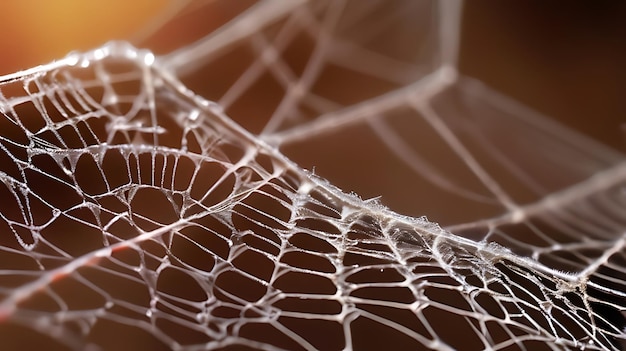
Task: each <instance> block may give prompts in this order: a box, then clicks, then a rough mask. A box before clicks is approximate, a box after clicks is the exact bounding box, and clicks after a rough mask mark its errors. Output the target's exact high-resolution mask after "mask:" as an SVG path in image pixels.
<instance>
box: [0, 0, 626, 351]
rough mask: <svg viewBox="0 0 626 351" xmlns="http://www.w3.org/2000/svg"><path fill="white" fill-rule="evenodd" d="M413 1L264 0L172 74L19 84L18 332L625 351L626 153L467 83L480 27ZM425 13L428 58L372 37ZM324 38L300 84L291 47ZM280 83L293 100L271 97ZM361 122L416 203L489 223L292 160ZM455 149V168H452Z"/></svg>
mask: <svg viewBox="0 0 626 351" xmlns="http://www.w3.org/2000/svg"><path fill="white" fill-rule="evenodd" d="M411 3H414V4H415V5H412V6H415V8H411V11H407V8H406V7H403V8H402V10H404V11H399V10H394V9H389V8H387V7H385V6H383V4H384V2H368V6H360V5H358V4H359V2H345V3H344V2H339V1H331V2H313V3H311V4H305V3H301V2H293V4H292V5H290V6H292V8H289V9H288V11H283V12H282V13H281V12H280V11H276V10H277V8H276V5H275V4H276V3H275V2H271V1H269V2H260V3H259V4H258V5H257V6H256V7H253V8H251V9H250V10H248V12H246V13H244V15H242V16H243V17H239V18H238V19H236V20H234V21H233V22H231V23H234V24H235V25H232V26H230V27H228V26H225V27H224V28H225V29H224V31H225V32H226V33H228V34H229V36H228V37H229V38H237V36H236V35H233V33H240V31H242V30H244V34H246V35H245V36H244V37H242V38H241V39H237V40H233V41H232V42H229V43H227V44H220V40H222V39H220V38H221V37H220V36H219V35H214V36H212V37H208V38H206V39H203V40H201V41H200V42H199V43H200V44H199V45H198V46H196V47H192V46H190V47H185V48H183V49H181V51H179V52H175V53H173V54H171V55H169V56H165V57H162V58H160V57H157V58H155V57H154V56H153V55H152V54H151V53H150V52H148V51H142V50H137V49H135V48H133V47H131V46H130V45H127V44H123V43H112V44H109V45H107V46H105V47H103V48H101V49H98V50H95V51H92V52H89V53H85V54H73V55H70V56H68V57H67V58H66V59H64V60H61V61H57V62H55V63H53V64H50V65H47V66H42V67H39V68H34V69H32V70H29V71H25V72H22V73H17V74H14V75H10V76H5V77H4V79H3V81H2V82H1V83H0V84H1V86H0V91H1V95H0V111H1V112H2V114H3V116H2V118H0V131H1V134H0V180H2V183H1V184H2V185H0V192H1V195H0V199H2V201H1V202H0V244H1V245H0V297H1V301H0V321H1V324H0V332H1V333H2V335H3V338H6V339H7V340H9V343H10V342H12V340H18V341H19V340H20V338H27V339H29V340H28V341H29V342H30V345H38V346H42V345H46V346H47V347H49V346H50V345H52V344H54V345H55V346H58V347H59V348H60V349H63V348H70V349H94V350H98V349H113V348H116V349H119V348H126V349H137V348H146V349H176V350H204V349H239V348H248V349H264V350H302V349H304V350H316V349H328V350H330V349H381V348H393V349H411V350H414V349H438V350H451V349H465V350H470V349H472V350H473V349H488V350H527V349H533V350H535V349H552V350H561V349H588V350H617V349H620V347H621V344H620V342H621V340H623V339H624V331H623V327H624V317H623V315H622V312H623V311H624V309H625V308H626V300H625V298H626V286H625V282H626V269H625V268H624V267H626V250H625V248H624V245H625V244H626V217H625V216H624V213H626V212H624V211H625V210H626V208H625V207H626V197H625V196H624V194H625V193H624V191H623V190H624V186H625V184H624V183H625V182H626V164H624V163H623V156H622V155H621V154H618V153H616V152H613V151H611V150H608V149H606V148H604V147H602V146H600V145H598V144H596V143H594V142H593V141H590V140H588V139H586V138H585V137H583V136H581V135H578V134H576V133H574V132H571V131H569V130H567V129H565V128H563V127H560V126H557V125H555V124H554V123H551V122H548V121H546V120H545V119H543V118H542V117H541V116H537V115H536V114H535V113H534V112H532V111H530V110H528V109H526V108H524V107H523V106H520V105H518V104H516V103H515V102H513V101H511V100H510V99H508V98H506V97H504V96H502V95H500V94H498V93H497V92H495V91H492V90H489V88H487V87H485V86H482V85H481V84H480V83H478V82H476V81H473V80H471V79H469V78H463V77H459V76H457V75H456V74H457V73H456V71H455V70H454V65H455V61H454V57H455V53H454V47H455V45H457V43H455V42H454V40H449V39H450V38H449V36H448V35H450V34H453V35H456V36H458V33H457V34H454V29H455V28H456V27H455V25H458V23H457V24H455V23H456V22H455V21H456V20H457V19H455V18H454V17H453V18H452V20H451V22H446V21H445V20H444V19H443V17H438V16H436V15H435V16H433V13H435V14H436V12H433V11H436V10H437V9H438V7H437V6H441V7H442V8H443V10H446V11H447V12H446V13H450V11H452V12H454V11H457V12H458V11H460V6H459V4H458V3H455V2H449V3H448V2H442V3H441V4H440V5H437V4H435V3H430V2H411ZM268 9H270V10H275V11H273V12H272V11H268ZM268 13H270V14H272V15H271V16H269V17H267V16H268V15H267V14H268ZM374 13H375V14H376V15H377V16H378V18H380V19H381V20H380V21H379V22H372V20H371V18H370V16H372V14H374ZM406 13H409V14H411V13H420V14H424V21H421V22H418V25H416V27H415V28H412V29H410V30H407V29H406V28H405V30H406V32H407V33H409V34H410V35H407V40H409V39H411V38H414V35H413V34H414V33H422V34H423V33H426V34H423V36H424V40H423V41H420V43H426V44H425V46H424V48H423V51H420V50H417V51H416V50H412V51H411V52H413V53H414V52H420V55H417V56H414V57H403V55H404V53H402V52H396V53H390V52H389V50H384V52H385V53H386V54H387V55H388V56H384V55H382V54H380V53H377V52H376V51H377V50H378V51H383V48H382V47H378V46H377V45H383V44H381V42H380V40H374V39H372V37H371V36H368V35H370V34H368V33H367V32H365V34H364V32H363V28H364V27H363V26H364V23H368V24H369V25H370V26H373V27H376V30H375V31H373V32H372V33H374V34H375V33H386V34H385V35H389V33H394V28H395V30H397V31H398V33H403V32H401V31H399V29H398V28H397V27H396V23H401V24H405V22H403V21H399V20H398V16H400V17H401V18H402V16H404V15H406ZM246 14H253V15H254V16H253V17H249V16H248V15H246ZM246 16H248V17H246ZM264 16H266V17H267V18H269V19H268V20H267V21H262V19H263V18H266V17H264ZM250 18H254V19H256V22H255V21H252V22H251V23H252V24H255V25H257V26H258V27H259V28H256V29H255V30H250V28H254V26H250V22H249V21H250ZM433 18H434V19H433ZM246 21H248V22H246ZM237 23H247V25H245V26H243V25H242V26H241V28H244V29H239V27H237ZM233 28H234V29H233ZM246 28H247V29H246ZM437 28H438V29H437ZM257 29H260V30H257ZM427 29H430V30H431V31H435V32H437V33H438V36H439V37H438V36H437V35H432V34H428V33H429V32H427V31H426V30H427ZM457 29H458V28H457ZM245 30H248V31H249V32H245ZM385 30H388V32H385ZM229 31H230V32H229ZM302 33H305V34H306V35H305V36H304V37H303V36H301V35H303V34H302ZM411 33H413V34H411ZM446 33H448V34H446ZM372 35H373V34H372ZM386 37H388V36H386ZM216 38H217V39H216ZM368 38H369V39H370V40H366V39H368ZM396 38H398V37H397V36H396ZM437 38H439V39H440V40H441V42H438V41H437V40H438V39H437ZM453 38H454V36H453ZM443 39H446V40H445V43H444V41H443ZM398 40H404V39H402V38H399V39H398ZM310 41H313V42H314V43H315V45H313V47H314V49H313V51H312V52H311V53H310V55H307V57H309V61H307V62H306V65H305V66H304V68H302V69H301V70H298V69H297V68H296V65H297V62H299V60H300V59H299V58H297V57H296V58H291V60H290V58H289V55H288V54H287V52H289V51H288V50H287V49H286V48H288V47H289V46H290V45H296V46H298V47H299V48H300V49H302V46H306V45H307V44H306V43H307V42H310ZM215 43H218V44H219V45H222V46H219V45H218V44H215ZM294 43H295V44H294ZM216 45H217V46H216ZM420 45H422V44H420ZM226 46H227V47H228V50H225V49H223V47H226ZM206 47H211V48H212V51H210V52H208V53H207V52H203V51H202V50H205V49H202V48H206ZM198 48H201V50H199V49H198ZM242 48H244V49H245V50H249V52H250V53H251V55H250V57H253V58H254V59H253V61H252V62H244V64H242V67H244V69H243V70H242V71H241V72H238V74H237V75H233V76H235V77H236V78H234V81H232V82H230V81H228V79H227V77H225V78H224V79H220V80H219V82H222V83H219V82H216V84H215V85H211V89H212V90H211V91H202V96H201V95H197V93H196V92H197V91H199V90H202V88H201V87H198V89H196V87H193V88H194V89H193V91H192V90H189V89H188V88H187V87H186V86H187V85H185V84H183V83H182V82H181V81H180V80H179V78H177V75H180V76H181V79H183V81H184V82H185V83H189V84H188V85H189V86H193V85H194V84H196V85H197V84H199V83H198V82H195V81H193V80H189V81H188V82H187V81H186V79H188V78H185V75H186V74H187V73H186V71H190V70H191V71H193V72H202V71H203V70H206V71H209V72H218V73H216V74H219V72H220V71H219V69H218V68H217V67H219V58H220V57H227V58H228V57H229V56H228V55H229V53H233V52H234V53H237V55H240V54H241V51H238V50H243V49H242ZM283 50H285V51H283ZM197 55H201V56H202V60H200V59H199V58H198V57H197ZM354 57H360V58H362V60H361V61H359V64H362V65H363V67H362V68H359V66H358V64H355V63H354V62H355V61H354V60H353V59H354ZM403 60H405V61H407V62H408V61H411V62H413V63H411V64H409V63H406V64H402V61H403ZM390 63H393V64H390ZM288 64H291V65H292V66H291V67H287V66H288ZM329 67H330V68H329ZM389 67H393V68H389ZM385 68H388V69H391V71H389V70H385ZM328 69H330V70H332V72H333V73H332V75H338V76H340V77H343V78H345V77H346V76H347V75H349V74H356V75H357V76H358V75H360V74H362V73H358V74H357V73H354V72H355V71H357V72H359V71H362V72H366V73H367V76H369V78H371V79H373V78H372V77H375V78H376V82H374V83H372V82H371V81H363V80H359V79H360V78H358V77H357V78H354V79H352V80H349V79H346V80H345V81H347V82H349V83H346V84H352V87H353V86H354V85H363V86H365V87H370V86H371V90H369V92H368V89H364V90H363V91H365V92H364V93H362V94H364V95H362V96H342V95H341V94H340V93H338V92H337V91H336V90H333V89H332V85H333V84H330V83H328V84H327V85H324V84H323V83H320V82H323V77H325V73H324V72H328V71H327V70H328ZM376 69H379V70H378V71H377V70H376ZM393 70H396V71H393ZM268 72H269V73H268ZM264 74H265V75H267V76H265V77H264V78H263V77H262V76H263V75H264ZM361 78H362V77H361ZM267 79H275V80H276V81H278V82H279V86H280V88H277V89H274V90H272V89H267V88H261V87H255V84H256V83H257V82H259V81H262V80H267ZM381 80H385V82H384V83H381V82H380V81H381ZM220 84H223V89H220ZM343 88H350V86H346V87H343ZM205 89H206V88H205ZM340 90H341V89H340ZM259 94H260V96H261V98H259ZM368 94H369V95H368ZM203 96H204V97H203ZM207 97H208V98H210V99H211V100H207V99H206V98H207ZM250 99H251V100H250ZM255 99H256V100H255ZM272 99H273V100H272ZM212 101H216V102H212ZM252 102H256V103H255V104H252ZM251 104H252V105H251ZM250 105H251V106H253V108H252V110H246V109H245V106H250ZM364 106H366V107H367V108H365V107H364ZM256 107H258V110H255V109H256ZM251 111H253V112H255V113H256V112H258V116H259V117H258V118H259V119H261V120H262V121H263V122H262V123H261V124H262V125H261V128H257V127H258V126H259V124H258V123H259V122H258V119H246V118H245V116H246V115H247V114H250V113H253V112H251ZM265 111H273V112H271V113H268V114H267V115H266V118H265V119H263V118H262V116H263V113H264V112H265ZM255 123H257V124H256V126H257V127H255ZM242 126H243V127H242ZM503 127H507V128H511V129H514V130H516V131H518V133H514V134H507V135H505V136H504V137H503V134H502V133H501V130H502V128H503ZM361 129H367V130H370V131H372V133H373V135H374V136H373V137H372V139H368V141H367V143H374V142H376V141H378V142H380V143H381V145H383V147H382V149H387V150H389V152H390V154H391V155H392V156H393V157H394V158H395V159H396V160H398V162H399V163H400V164H402V165H404V167H405V168H408V169H409V170H410V171H409V173H411V174H413V175H414V176H415V178H414V181H415V183H414V184H413V187H415V188H417V189H418V191H420V192H423V196H421V197H412V202H420V203H424V204H425V205H424V206H431V205H432V206H436V204H435V203H434V202H433V201H432V199H433V198H443V199H449V201H450V202H445V203H444V205H443V206H444V207H451V206H459V207H462V208H464V209H467V212H464V213H462V214H459V215H451V216H450V219H449V220H448V221H447V222H446V223H445V227H444V228H442V227H440V226H439V225H437V224H435V223H434V222H430V221H429V220H427V219H426V218H425V217H409V216H403V215H401V214H398V213H396V212H394V211H392V210H390V209H388V208H386V207H385V206H383V205H382V204H381V203H380V202H379V201H378V200H377V199H371V200H363V199H361V198H360V197H358V196H357V195H351V194H346V193H343V192H342V191H341V190H340V189H339V188H337V187H335V186H333V185H331V184H330V183H329V182H328V181H326V180H324V179H322V178H320V177H318V176H316V175H315V174H312V173H310V172H308V171H305V170H304V169H302V168H301V167H300V166H298V165H296V164H295V163H293V162H292V161H290V160H289V159H288V158H287V157H285V156H284V154H287V155H290V156H292V157H291V158H293V159H295V160H298V158H299V157H301V156H302V154H303V153H304V151H302V150H305V151H306V150H308V149H307V148H310V147H311V146H307V144H306V143H309V142H312V145H314V147H315V148H320V149H321V150H324V145H323V143H325V142H328V143H331V144H332V141H329V140H331V139H332V140H335V141H336V142H338V143H339V145H344V144H341V143H342V142H346V140H347V142H350V141H349V139H347V138H345V137H344V136H342V135H341V134H333V133H342V132H346V133H347V134H346V135H349V134H350V133H356V132H358V131H359V130H361ZM415 130H419V131H421V133H419V134H416V133H413V131H415ZM424 131H427V132H424ZM402 133H407V134H405V135H403V134H402ZM412 133H413V134H412ZM320 135H321V136H328V135H330V137H329V138H327V139H324V138H322V139H320V140H321V141H316V138H318V136H320ZM410 135H420V136H421V138H420V140H421V141H423V142H424V146H425V148H424V149H420V150H417V146H416V145H417V144H412V143H411V140H412V138H411V137H410ZM528 139H530V140H534V141H535V142H534V143H532V144H531V145H526V146H525V147H524V148H519V147H516V146H517V145H522V144H523V143H524V140H528ZM352 142H353V141H352ZM511 145H513V146H511ZM524 145H525V144H524ZM366 146H367V145H362V147H366ZM331 147H333V148H334V147H336V145H335V144H332V145H331ZM338 149H339V150H348V149H349V148H348V147H346V148H341V147H340V148H338ZM433 150H437V152H447V153H449V154H450V157H449V158H445V161H443V163H437V162H438V161H437V160H436V159H435V157H434V156H433V155H434V153H435V152H434V151H433ZM546 150H547V151H546ZM361 151H362V152H364V151H363V150H361ZM341 152H342V151H339V152H338V153H341ZM429 152H432V153H433V155H429ZM324 153H325V151H320V153H319V154H320V155H323V154H324ZM351 156H354V154H348V157H351ZM388 157H389V156H388V155H385V154H383V155H377V154H376V153H374V152H372V153H371V154H369V156H368V158H367V160H366V161H361V162H360V163H359V164H360V165H361V164H363V163H367V164H371V165H373V166H378V165H380V164H381V163H380V162H382V161H381V160H386V159H388ZM303 163H305V162H303ZM444 164H450V165H452V166H451V168H448V169H446V168H445V167H444ZM322 165H323V162H322ZM531 166H535V167H531ZM531 168H532V169H535V170H537V169H538V170H539V171H535V172H530V171H528V170H529V169H531ZM325 169H328V168H324V167H323V166H321V167H320V173H323V172H324V171H325ZM442 170H444V171H442ZM557 170H558V171H559V174H561V173H563V174H564V176H563V177H560V178H559V181H558V182H557V181H555V180H554V177H553V176H552V174H553V172H555V171H557ZM359 171H362V172H365V171H367V168H364V169H359ZM328 174H329V178H332V172H331V171H328ZM355 174H356V175H355ZM355 174H353V175H352V176H353V177H358V172H356V171H355ZM392 174H394V173H392ZM338 183H341V178H338ZM425 184H427V185H428V186H426V185H425ZM405 191H407V192H410V191H411V190H410V189H407V190H405ZM384 200H385V197H384V196H383V201H384ZM450 204H454V205H450ZM417 206H418V207H417V209H418V210H420V207H419V206H420V205H419V204H418V205H417ZM409 212H410V211H409ZM436 213H437V212H436V211H435V214H436ZM52 341H53V342H52ZM11 345H12V344H9V346H11ZM14 347H17V346H15V345H14Z"/></svg>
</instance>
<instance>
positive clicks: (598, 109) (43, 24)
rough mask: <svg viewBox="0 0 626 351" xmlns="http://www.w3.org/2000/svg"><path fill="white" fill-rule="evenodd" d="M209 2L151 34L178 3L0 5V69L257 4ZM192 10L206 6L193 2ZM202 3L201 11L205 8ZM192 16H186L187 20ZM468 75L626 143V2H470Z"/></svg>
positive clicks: (156, 41)
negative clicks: (0, 37) (147, 29)
mask: <svg viewBox="0 0 626 351" xmlns="http://www.w3.org/2000/svg"><path fill="white" fill-rule="evenodd" d="M217 3H218V5H215V6H214V5H211V7H212V8H211V11H203V12H202V13H201V16H198V15H197V13H198V11H193V12H196V15H195V16H194V17H195V20H193V21H190V20H188V18H187V19H186V18H178V21H177V22H176V25H175V26H168V29H167V31H165V32H161V33H159V32H157V35H156V36H153V37H152V38H150V40H144V39H145V38H141V33H140V31H141V30H142V29H146V28H149V27H150V26H152V25H155V24H156V26H158V24H157V23H158V19H159V16H162V15H164V13H167V12H168V11H172V10H173V9H174V8H176V2H168V1H167V0H137V1H120V0H114V1H113V0H111V1H90V2H83V1H75V0H61V1H54V2H49V1H35V0H26V1H19V2H17V1H15V2H8V3H3V4H2V8H1V9H0V32H1V33H3V35H2V40H1V43H2V48H3V50H2V55H1V56H0V74H6V73H10V72H14V71H17V70H20V69H25V68H29V67H32V66H34V65H37V64H42V63H47V62H49V61H51V60H53V59H55V58H60V57H63V56H64V55H65V54H66V53H67V52H69V51H72V50H88V49H90V48H94V47H97V46H99V45H101V44H102V43H104V42H106V41H108V40H111V39H131V40H133V41H135V44H136V45H139V46H145V45H148V46H149V47H150V48H151V49H153V50H155V52H157V53H164V52H167V51H168V50H170V49H172V48H175V47H177V46H182V45H184V44H185V43H188V42H190V41H192V40H194V39H196V38H198V37H200V36H201V35H202V34H203V33H206V32H208V31H210V30H211V29H212V28H215V27H216V26H218V25H219V24H220V23H222V22H223V21H224V19H225V18H228V17H231V16H232V15H233V13H235V12H236V11H239V10H240V9H241V8H245V7H247V6H249V5H250V4H251V3H253V2H252V1H243V0H242V1H236V2H227V4H226V5H224V4H222V5H220V4H219V3H220V2H217ZM191 6H199V5H198V3H193V2H192V5H191ZM200 8H201V7H200ZM187 17H188V16H187ZM461 53H462V56H461V67H460V68H461V71H462V72H464V73H465V74H468V75H471V76H474V77H477V78H479V79H481V80H483V81H484V82H486V83H487V84H489V85H491V86H493V87H495V88H497V89H498V90H500V91H502V92H504V93H506V94H509V95H511V96H513V97H515V98H516V99H518V100H520V101H521V102H523V103H525V104H527V105H529V106H531V107H533V108H535V109H538V110H539V111H541V112H543V113H545V114H547V115H548V116H551V117H554V118H556V119H557V120H560V121H562V122H565V123H566V124H568V125H571V126H574V127H575V128H577V129H579V130H581V131H583V132H585V133H587V134H589V135H591V136H592V137H594V138H596V139H599V140H602V141H603V142H605V143H606V144H609V145H611V146H613V147H615V148H620V149H622V150H623V149H624V148H623V147H624V145H626V144H625V143H624V140H625V139H624V134H625V132H624V129H623V128H622V127H621V126H622V124H623V123H624V121H626V102H625V100H624V96H623V95H624V93H625V92H626V3H625V2H622V1H606V0H601V1H568V2H546V1H541V0H534V1H526V0H515V1H497V0H472V1H468V2H466V3H465V8H464V23H463V42H462V48H461Z"/></svg>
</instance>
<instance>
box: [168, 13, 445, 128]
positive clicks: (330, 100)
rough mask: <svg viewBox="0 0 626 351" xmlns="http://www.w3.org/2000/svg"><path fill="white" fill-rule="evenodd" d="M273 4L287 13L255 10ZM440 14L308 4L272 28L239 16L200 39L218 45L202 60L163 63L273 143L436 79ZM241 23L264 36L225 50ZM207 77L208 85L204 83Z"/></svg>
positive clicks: (235, 43)
mask: <svg viewBox="0 0 626 351" xmlns="http://www.w3.org/2000/svg"><path fill="white" fill-rule="evenodd" d="M272 4H273V5H274V6H283V5H281V4H280V3H278V5H276V4H277V3H272V2H265V3H259V4H258V5H259V6H258V7H259V10H262V8H263V6H265V7H267V6H270V7H271V6H272ZM438 9H439V5H438V4H437V2H434V1H399V2H395V3H394V4H390V3H388V2H385V1H370V2H367V3H361V2H358V1H338V2H337V1H316V2H303V3H302V4H301V5H299V6H297V7H296V8H294V9H293V10H292V11H290V12H289V13H286V14H285V13H284V12H283V11H274V13H280V14H282V17H278V18H272V20H271V21H269V20H268V21H267V22H266V23H258V22H255V21H254V20H253V19H251V18H246V17H244V18H241V19H238V18H235V19H233V20H232V22H233V23H229V25H228V26H225V27H224V28H222V29H220V31H217V32H215V33H212V34H210V35H207V37H206V38H204V39H202V41H201V43H200V44H198V46H202V45H205V46H207V47H211V46H212V45H214V46H215V45H221V46H217V47H216V48H215V49H214V50H211V51H206V52H205V55H204V56H202V59H199V60H195V61H193V62H187V61H185V57H186V55H188V57H195V56H192V55H193V54H195V53H194V52H185V50H180V52H176V53H175V55H174V56H172V57H165V64H166V65H167V64H168V63H170V62H172V65H173V66H172V67H170V68H171V69H173V70H177V69H179V68H180V69H183V70H185V72H187V69H188V68H189V67H192V68H194V69H196V71H194V72H195V73H194V74H193V75H184V74H183V75H182V76H181V79H182V80H183V82H184V83H185V84H186V85H187V86H189V87H190V88H191V89H192V90H194V91H195V92H197V93H198V94H199V95H202V96H204V97H207V98H209V99H211V100H213V101H216V102H218V103H219V104H220V105H222V106H224V108H225V111H226V113H227V114H228V115H229V116H231V117H232V118H233V119H234V120H235V121H237V122H238V123H239V124H241V125H242V126H243V127H244V128H246V129H247V130H249V131H251V132H253V133H262V134H264V135H269V136H271V134H273V133H275V132H277V131H279V130H285V129H288V128H291V127H294V126H296V125H300V124H303V123H307V122H310V121H312V120H315V119H317V118H318V117H319V116H321V115H324V114H327V113H331V112H333V111H336V110H338V109H341V108H343V107H345V106H349V105H352V104H356V103H359V102H361V101H364V100H367V99H369V98H372V97H375V96H378V95H381V94H385V93H387V92H389V91H392V90H395V89H397V88H399V87H402V86H405V85H407V84H410V83H412V82H414V81H416V80H419V79H421V78H423V77H425V76H427V75H429V74H431V73H432V72H433V71H434V70H436V68H437V67H438V65H439V64H440V63H441V62H440V60H441V51H440V47H439V42H438V40H439V34H440V33H439V25H440V23H439V19H438V18H437V17H436V16H433V13H434V12H436V11H438ZM263 10H267V9H263ZM268 13H272V12H271V11H269V10H268ZM242 16H244V14H242ZM238 21H241V24H242V27H245V26H243V24H244V23H246V24H247V25H249V26H250V25H255V26H256V25H258V26H259V27H258V30H256V31H254V32H253V33H251V34H250V35H248V36H246V37H244V38H243V39H240V40H238V41H233V42H228V43H226V44H224V41H225V40H224V39H223V38H224V37H226V34H227V33H231V34H233V37H236V36H235V35H234V34H237V33H238V32H237V28H239V27H238V26H237V25H238ZM231 24H232V25H231ZM389 38H393V39H392V40H390V39H389ZM220 43H221V44H220ZM189 51H192V50H189ZM179 61H180V62H184V64H183V65H181V64H180V63H179ZM207 76H208V77H212V80H211V84H206V82H205V81H204V80H203V79H198V77H207Z"/></svg>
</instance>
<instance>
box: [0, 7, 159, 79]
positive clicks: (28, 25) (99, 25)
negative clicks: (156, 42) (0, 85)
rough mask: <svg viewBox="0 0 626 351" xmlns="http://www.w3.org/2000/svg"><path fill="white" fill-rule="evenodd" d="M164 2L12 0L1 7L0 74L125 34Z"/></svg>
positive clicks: (143, 24)
mask: <svg viewBox="0 0 626 351" xmlns="http://www.w3.org/2000/svg"><path fill="white" fill-rule="evenodd" d="M166 2H167V0H106V1H104V0H98V1H79V0H55V1H38V0H25V1H12V2H5V3H3V4H2V8H1V9H0V33H2V40H0V45H2V46H1V47H2V54H1V55H0V74H6V73H10V72H13V71H17V70H21V69H25V68H29V67H32V66H35V65H39V64H43V63H47V62H49V61H51V60H53V59H56V58H60V57H63V56H65V54H67V53H68V52H70V51H72V50H88V49H91V48H94V47H97V46H99V45H101V44H103V43H105V42H107V41H109V40H112V39H125V38H129V37H130V35H132V33H134V32H136V31H137V30H138V29H140V28H142V26H145V24H146V23H147V22H148V21H149V20H150V18H153V17H154V16H155V15H156V14H158V13H159V12H160V11H163V9H164V7H165V5H166Z"/></svg>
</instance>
